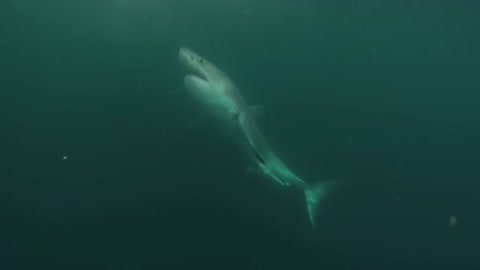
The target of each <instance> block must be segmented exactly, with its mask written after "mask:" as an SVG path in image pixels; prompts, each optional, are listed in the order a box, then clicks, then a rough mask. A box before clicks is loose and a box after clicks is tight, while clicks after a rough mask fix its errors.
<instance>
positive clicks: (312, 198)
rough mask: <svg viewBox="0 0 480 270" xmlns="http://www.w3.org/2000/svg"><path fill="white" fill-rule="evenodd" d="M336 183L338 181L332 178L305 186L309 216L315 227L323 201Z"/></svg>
mask: <svg viewBox="0 0 480 270" xmlns="http://www.w3.org/2000/svg"><path fill="white" fill-rule="evenodd" d="M336 183H337V182H335V181H331V180H330V181H321V182H319V183H316V184H314V185H312V186H308V187H306V188H305V200H306V203H307V211H308V217H309V219H310V223H311V224H312V226H313V227H315V218H316V214H317V213H318V207H319V205H320V203H321V201H322V200H324V198H325V196H327V195H328V194H329V193H330V192H331V191H332V189H333V187H334V186H335V185H336Z"/></svg>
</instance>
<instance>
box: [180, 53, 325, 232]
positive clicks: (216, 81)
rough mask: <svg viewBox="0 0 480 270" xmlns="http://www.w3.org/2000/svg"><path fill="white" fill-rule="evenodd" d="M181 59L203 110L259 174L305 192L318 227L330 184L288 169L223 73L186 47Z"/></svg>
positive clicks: (189, 85) (188, 86)
mask: <svg viewBox="0 0 480 270" xmlns="http://www.w3.org/2000/svg"><path fill="white" fill-rule="evenodd" d="M178 58H179V62H180V64H181V65H182V66H183V67H184V68H185V71H186V74H185V77H184V83H185V87H186V90H187V91H188V92H189V93H190V94H191V95H192V96H193V97H194V99H195V100H196V101H197V102H198V103H199V104H200V107H201V108H202V109H204V110H205V111H206V112H208V113H209V114H210V115H211V116H213V118H214V119H216V120H217V122H218V123H220V124H222V125H223V126H225V127H226V128H227V129H229V130H230V131H233V133H234V134H236V135H237V137H238V138H240V141H242V142H243V143H241V144H242V146H243V148H245V149H244V150H246V152H247V153H249V156H250V160H251V162H252V163H253V165H254V166H255V167H256V168H257V169H258V171H260V172H261V173H262V174H264V175H266V176H267V177H269V178H270V179H272V180H274V181H276V182H277V183H279V184H280V185H283V186H298V187H300V188H301V189H303V191H304V194H305V201H306V206H307V212H308V217H309V220H310V223H311V224H312V225H313V226H315V215H316V212H317V208H318V205H319V203H320V201H321V200H322V199H323V197H324V196H325V195H326V194H327V193H328V192H329V190H330V188H331V181H320V182H319V183H315V184H313V185H312V184H309V183H307V182H305V181H304V180H302V179H301V178H300V177H298V176H297V175H296V174H295V173H294V172H293V171H292V170H290V169H289V168H288V167H287V166H286V165H285V163H284V162H283V161H282V160H281V159H280V158H279V157H278V156H277V154H276V153H275V152H274V150H273V149H272V147H271V146H270V144H269V143H268V142H267V140H266V138H265V136H264V135H263V133H262V131H261V130H260V127H259V125H258V123H257V120H256V112H255V110H254V109H252V107H251V106H249V105H248V104H247V102H246V100H245V98H244V97H243V95H242V94H241V92H240V91H239V90H238V88H237V87H236V86H235V84H234V83H233V82H232V81H231V80H230V78H229V77H228V76H227V75H226V74H225V73H224V72H223V71H221V70H220V69H219V68H218V67H216V66H215V65H214V64H212V63H211V62H209V61H207V60H206V59H205V58H203V57H202V56H200V55H199V54H197V53H195V52H194V51H192V50H190V49H188V48H185V47H181V48H180V49H179V53H178Z"/></svg>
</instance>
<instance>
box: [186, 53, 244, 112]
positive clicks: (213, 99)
mask: <svg viewBox="0 0 480 270" xmlns="http://www.w3.org/2000/svg"><path fill="white" fill-rule="evenodd" d="M178 58H179V61H180V64H181V65H182V66H183V67H184V68H185V70H186V75H185V78H184V82H185V86H186V88H187V90H188V91H189V92H190V94H192V96H193V97H194V98H195V99H197V101H199V103H200V104H201V105H203V106H204V107H205V108H206V109H208V110H209V111H211V112H214V113H215V114H217V115H219V116H221V117H228V116H231V115H233V114H238V112H237V111H238V108H239V103H240V102H242V98H241V97H240V95H239V93H238V91H237V89H236V88H235V86H234V85H233V83H232V82H231V81H230V79H229V78H228V77H227V76H226V75H225V74H224V73H223V72H222V71H221V70H220V69H218V68H217V67H216V66H215V65H213V64H212V63H210V62H209V61H208V60H206V59H205V58H203V57H201V56H200V55H198V54H197V53H195V52H194V51H192V50H190V49H187V48H185V47H181V48H180V50H179V52H178Z"/></svg>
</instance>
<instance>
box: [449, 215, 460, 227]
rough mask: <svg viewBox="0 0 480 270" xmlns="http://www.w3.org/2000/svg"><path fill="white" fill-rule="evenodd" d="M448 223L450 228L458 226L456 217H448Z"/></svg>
mask: <svg viewBox="0 0 480 270" xmlns="http://www.w3.org/2000/svg"><path fill="white" fill-rule="evenodd" d="M448 223H449V226H450V228H454V227H455V226H457V225H458V220H457V217H456V216H450V220H449V222H448Z"/></svg>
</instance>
